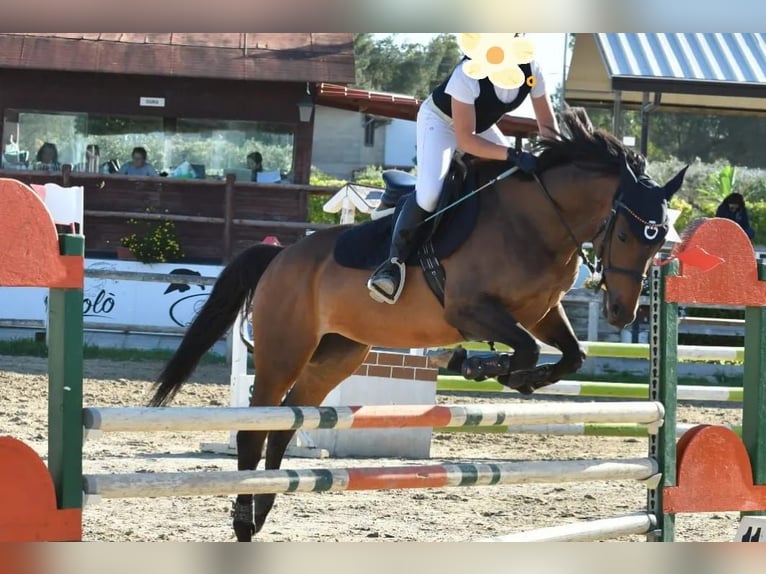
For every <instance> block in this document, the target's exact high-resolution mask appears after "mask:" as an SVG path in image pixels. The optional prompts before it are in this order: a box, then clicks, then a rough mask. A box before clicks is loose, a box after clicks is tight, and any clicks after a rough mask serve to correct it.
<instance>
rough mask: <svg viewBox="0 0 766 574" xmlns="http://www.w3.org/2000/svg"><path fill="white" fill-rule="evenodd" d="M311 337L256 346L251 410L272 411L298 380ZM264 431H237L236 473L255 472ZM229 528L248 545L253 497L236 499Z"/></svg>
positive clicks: (280, 339) (273, 339)
mask: <svg viewBox="0 0 766 574" xmlns="http://www.w3.org/2000/svg"><path fill="white" fill-rule="evenodd" d="M316 346H317V341H316V340H313V336H308V335H303V336H300V335H295V334H294V335H292V336H290V337H288V336H285V337H280V336H279V334H276V333H272V337H270V338H266V337H261V338H259V340H258V341H256V342H255V347H254V353H255V365H256V377H255V385H254V386H253V394H252V396H251V397H250V406H251V407H273V406H277V405H279V403H280V401H281V400H282V397H284V396H285V393H287V391H288V390H289V389H290V386H291V385H292V384H293V382H294V381H295V380H296V379H297V378H298V376H299V375H300V373H301V371H302V370H303V368H304V365H305V364H306V363H307V362H308V361H309V359H310V358H311V355H312V353H313V352H314V350H315V349H316ZM267 435H268V432H267V431H239V432H238V433H237V469H238V470H255V469H256V467H257V466H258V462H259V461H260V460H261V453H262V452H263V445H264V442H265V441H266V436H267ZM232 518H233V522H232V526H233V527H234V532H235V534H236V535H237V540H238V541H239V542H250V540H252V536H253V534H254V533H255V532H256V530H255V524H254V522H253V496H252V495H251V494H239V495H237V498H236V501H235V503H234V509H233V511H232Z"/></svg>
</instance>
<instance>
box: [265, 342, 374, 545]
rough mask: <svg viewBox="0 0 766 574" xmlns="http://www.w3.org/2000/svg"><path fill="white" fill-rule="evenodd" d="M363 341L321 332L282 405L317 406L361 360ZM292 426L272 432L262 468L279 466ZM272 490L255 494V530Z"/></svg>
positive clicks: (269, 505)
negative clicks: (264, 464)
mask: <svg viewBox="0 0 766 574" xmlns="http://www.w3.org/2000/svg"><path fill="white" fill-rule="evenodd" d="M369 349H370V348H369V347H368V346H367V345H363V344H361V343H357V342H356V341H351V340H350V339H346V338H345V337H341V336H340V335H335V334H331V335H325V336H324V337H323V338H322V341H321V342H320V343H319V346H318V347H317V350H316V352H315V353H314V355H313V356H312V358H311V361H309V363H308V364H307V365H306V367H305V368H304V370H303V372H302V373H301V374H300V376H299V377H298V380H297V381H296V383H295V385H294V386H293V388H292V389H291V390H290V393H289V394H288V395H287V397H286V398H285V401H284V403H283V404H284V405H285V406H308V407H310V406H318V405H319V404H321V402H322V401H323V400H324V398H325V397H326V396H327V395H328V393H329V392H330V391H331V390H332V389H334V388H335V387H336V386H337V385H338V384H339V383H341V382H342V381H343V380H344V379H346V378H347V377H349V376H350V375H352V374H353V373H354V371H356V369H357V368H358V367H359V365H361V364H362V362H363V361H364V358H365V357H366V356H367V352H368V351H369ZM294 434H295V431H294V430H290V431H279V432H272V433H270V434H269V440H268V445H267V447H266V469H268V470H271V469H276V468H279V467H280V465H281V463H282V458H283V456H284V454H285V450H286V449H287V445H288V444H289V443H290V440H291V439H292V437H293V435H294ZM274 498H275V495H274V494H259V495H256V496H255V531H256V532H259V531H260V530H261V528H263V524H264V523H265V522H266V517H267V516H268V514H269V512H270V511H271V508H272V506H273V505H274Z"/></svg>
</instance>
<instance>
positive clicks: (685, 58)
mask: <svg viewBox="0 0 766 574" xmlns="http://www.w3.org/2000/svg"><path fill="white" fill-rule="evenodd" d="M564 97H565V99H566V100H567V102H568V103H569V104H570V105H582V106H613V108H614V111H615V113H614V118H615V125H614V126H613V131H614V132H615V133H617V134H620V133H621V125H620V123H619V120H620V117H621V114H620V113H619V112H620V110H622V109H638V110H641V112H642V138H641V140H642V141H641V150H642V152H643V153H646V145H647V133H648V129H649V116H650V113H652V112H654V111H656V110H665V111H674V112H678V111H681V112H692V113H706V114H741V115H749V116H766V34H765V33H705V34H701V33H673V34H670V33H641V34H624V33H604V34H575V47H574V52H573V54H572V61H571V65H570V68H569V73H568V75H567V78H566V81H565V86H564Z"/></svg>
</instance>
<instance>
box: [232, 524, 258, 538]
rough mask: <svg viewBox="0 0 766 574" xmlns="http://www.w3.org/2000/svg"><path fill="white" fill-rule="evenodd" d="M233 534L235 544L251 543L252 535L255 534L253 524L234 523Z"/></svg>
mask: <svg viewBox="0 0 766 574" xmlns="http://www.w3.org/2000/svg"><path fill="white" fill-rule="evenodd" d="M233 526H234V534H236V535H237V542H252V540H253V534H255V533H256V529H255V524H253V523H252V522H234V523H233Z"/></svg>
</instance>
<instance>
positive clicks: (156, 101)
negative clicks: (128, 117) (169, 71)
mask: <svg viewBox="0 0 766 574" xmlns="http://www.w3.org/2000/svg"><path fill="white" fill-rule="evenodd" d="M139 103H140V105H141V106H143V107H149V108H164V107H165V98H148V97H145V96H144V97H142V98H141V99H140V101H139Z"/></svg>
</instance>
